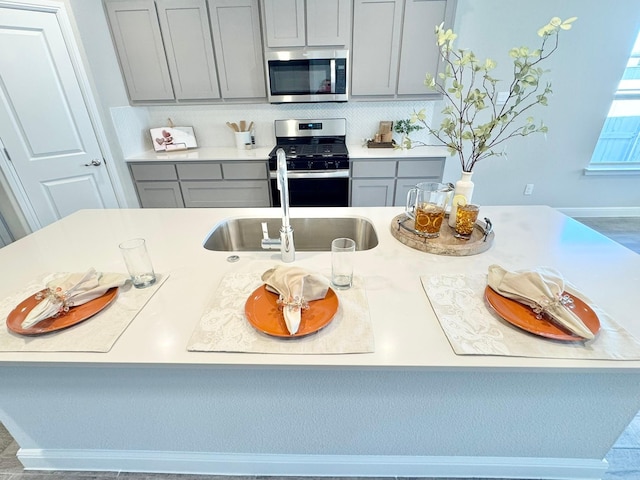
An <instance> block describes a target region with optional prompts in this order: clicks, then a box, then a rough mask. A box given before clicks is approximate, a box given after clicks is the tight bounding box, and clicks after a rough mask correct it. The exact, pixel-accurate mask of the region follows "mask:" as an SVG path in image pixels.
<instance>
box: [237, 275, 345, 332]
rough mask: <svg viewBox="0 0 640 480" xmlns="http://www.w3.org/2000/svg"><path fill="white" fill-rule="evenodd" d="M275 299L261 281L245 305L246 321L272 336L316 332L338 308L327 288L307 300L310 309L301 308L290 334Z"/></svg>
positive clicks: (276, 298) (329, 320)
mask: <svg viewBox="0 0 640 480" xmlns="http://www.w3.org/2000/svg"><path fill="white" fill-rule="evenodd" d="M277 300H278V295H277V294H275V293H272V292H269V291H268V290H267V289H266V285H262V286H261V287H259V288H257V289H256V290H255V291H254V292H253V293H252V294H251V295H250V296H249V298H248V299H247V303H246V304H245V307H244V312H245V314H246V316H247V320H248V321H249V323H250V324H251V325H253V327H254V328H256V329H257V330H260V331H261V332H263V333H266V334H267V335H272V336H274V337H285V338H298V337H304V336H305V335H309V334H311V333H315V332H317V331H318V330H320V329H321V328H324V327H326V326H327V325H329V323H330V322H331V320H332V319H333V317H334V315H335V314H336V312H337V311H338V297H337V295H336V292H334V291H333V290H332V289H331V288H329V291H328V292H327V296H326V297H324V298H323V299H320V300H314V301H313V302H309V309H308V310H303V311H302V315H301V316H300V328H299V329H298V332H297V333H295V334H294V335H291V334H290V333H289V330H287V324H286V323H285V322H284V315H283V314H282V311H280V309H279V308H278V304H277Z"/></svg>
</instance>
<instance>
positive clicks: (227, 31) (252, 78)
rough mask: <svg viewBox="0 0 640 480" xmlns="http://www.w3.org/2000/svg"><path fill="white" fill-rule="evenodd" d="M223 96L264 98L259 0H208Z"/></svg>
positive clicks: (265, 94)
mask: <svg viewBox="0 0 640 480" xmlns="http://www.w3.org/2000/svg"><path fill="white" fill-rule="evenodd" d="M209 13H210V22H211V31H212V34H213V39H214V40H213V43H214V46H215V52H216V64H217V66H218V74H219V78H220V90H221V93H222V97H223V98H265V97H266V96H267V92H266V88H265V74H264V62H263V56H262V40H261V37H260V14H259V9H258V0H209Z"/></svg>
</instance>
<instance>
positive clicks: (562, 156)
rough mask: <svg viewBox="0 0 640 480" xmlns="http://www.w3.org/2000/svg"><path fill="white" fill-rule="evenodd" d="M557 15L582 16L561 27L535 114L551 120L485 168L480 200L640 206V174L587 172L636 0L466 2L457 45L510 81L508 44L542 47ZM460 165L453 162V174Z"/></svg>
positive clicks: (480, 174)
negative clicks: (545, 99)
mask: <svg viewBox="0 0 640 480" xmlns="http://www.w3.org/2000/svg"><path fill="white" fill-rule="evenodd" d="M553 16H558V17H561V18H568V17H571V16H577V17H578V20H577V21H576V22H575V24H574V27H573V29H572V30H570V31H568V32H563V35H562V36H561V38H560V48H559V50H558V51H557V52H556V53H555V54H554V55H553V56H552V57H551V58H550V59H549V61H548V62H547V63H546V65H545V68H548V69H550V70H551V71H550V73H549V74H548V76H547V79H548V80H549V81H551V82H552V88H553V92H554V93H553V96H552V97H551V98H550V101H549V106H548V107H546V108H545V107H540V108H539V109H538V110H536V111H535V112H534V116H535V117H536V118H542V119H543V120H544V122H545V124H547V125H548V127H549V133H548V134H547V135H546V137H545V136H544V135H536V136H531V137H527V138H519V139H516V140H515V141H513V142H511V143H510V144H509V145H508V148H507V154H508V158H507V159H504V158H496V157H494V158H490V159H486V160H484V161H483V162H482V163H480V164H479V165H477V167H476V169H475V170H476V173H475V174H474V180H475V183H476V191H475V193H474V197H475V198H476V199H477V200H478V201H479V202H482V203H485V204H503V205H506V204H523V203H531V204H539V203H544V204H548V205H551V206H553V207H559V208H575V207H583V208H585V207H623V206H624V207H640V189H638V188H637V186H638V184H639V183H640V176H628V177H624V178H623V177H620V176H604V177H602V176H598V177H593V176H589V177H585V176H584V174H583V168H584V167H585V166H586V165H587V164H588V162H589V160H590V159H591V154H592V152H593V149H594V147H595V144H596V141H597V139H598V136H599V134H600V130H601V128H602V124H603V122H604V119H605V118H606V115H607V111H608V109H609V106H610V102H611V96H612V94H613V92H614V91H615V88H616V85H617V83H618V81H619V80H620V77H621V75H622V72H623V70H624V67H625V64H626V59H627V58H628V55H629V53H630V51H631V48H632V45H633V41H634V40H635V36H636V32H637V31H638V28H639V26H640V9H638V3H637V1H636V0H619V1H616V2H607V3H606V4H605V3H602V2H596V1H593V0H589V1H584V0H564V1H562V2H557V1H556V0H537V1H536V2H525V1H522V0H518V1H515V2H514V1H512V0H481V1H478V0H458V10H457V15H456V30H457V31H458V32H459V38H458V40H457V45H458V46H459V47H463V48H472V49H473V50H474V51H475V53H476V54H477V55H478V56H479V57H481V58H484V57H487V56H488V57H491V58H493V59H495V60H496V61H498V67H499V68H498V70H497V71H496V75H494V76H496V77H497V78H501V77H503V78H509V77H510V75H511V72H510V67H511V61H510V59H509V57H508V55H507V52H508V50H509V48H512V47H516V46H523V45H528V46H531V47H534V46H537V45H538V42H539V37H538V36H537V34H536V31H537V29H538V28H539V27H541V26H542V25H545V24H546V23H547V22H548V21H549V19H550V18H551V17H553ZM436 110H437V111H439V110H440V108H436ZM453 167H454V165H453V162H450V163H448V165H447V172H446V173H447V174H451V172H452V170H454V168H453ZM456 167H457V166H456ZM527 183H533V184H534V185H535V188H534V192H533V195H532V196H523V190H524V186H525V184H527ZM476 196H477V197H476Z"/></svg>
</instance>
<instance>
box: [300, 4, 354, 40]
mask: <svg viewBox="0 0 640 480" xmlns="http://www.w3.org/2000/svg"><path fill="white" fill-rule="evenodd" d="M306 19H307V45H308V46H310V47H318V46H334V45H335V46H340V47H345V46H348V45H349V43H350V38H351V0H307V10H306Z"/></svg>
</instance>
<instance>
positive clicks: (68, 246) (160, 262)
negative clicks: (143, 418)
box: [0, 206, 640, 369]
mask: <svg viewBox="0 0 640 480" xmlns="http://www.w3.org/2000/svg"><path fill="white" fill-rule="evenodd" d="M400 212H401V209H399V208H396V207H393V208H322V209H319V208H292V209H291V216H292V217H327V216H329V217H331V216H354V215H356V216H364V217H366V218H368V219H370V220H371V221H372V223H373V224H374V225H375V227H376V230H377V234H378V237H379V245H378V246H377V247H376V248H374V249H372V250H369V251H362V252H356V254H355V256H356V260H355V273H356V275H360V276H362V277H363V279H364V281H365V288H366V292H367V297H368V302H369V308H370V312H371V320H372V324H373V330H374V336H375V352H374V353H371V354H357V355H262V354H237V353H201V352H188V351H187V350H186V345H187V342H188V340H189V338H190V336H191V333H192V332H193V330H194V328H195V326H196V324H197V323H198V321H199V319H200V317H201V315H202V313H203V311H204V309H205V307H206V305H207V304H208V302H209V301H210V299H211V297H212V295H213V293H214V291H215V289H216V287H217V285H218V283H219V282H220V279H221V278H222V277H223V276H224V275H225V274H226V273H230V272H250V271H264V270H266V269H267V268H270V267H271V266H273V265H274V264H278V263H280V258H279V252H263V251H256V252H240V253H238V255H239V256H240V261H238V262H237V263H229V262H227V261H226V258H227V256H228V255H230V253H229V252H213V251H208V250H205V249H204V248H203V247H202V243H203V241H204V239H205V237H206V236H207V235H208V233H209V232H210V231H211V230H212V228H213V227H214V225H215V224H216V223H217V222H218V221H220V220H222V219H224V218H227V217H230V216H244V217H256V216H268V217H279V215H280V210H279V209H128V210H127V209H123V210H84V211H80V212H77V213H75V214H73V215H70V216H69V217H67V218H65V219H63V220H61V221H59V222H56V223H54V224H52V225H49V226H48V227H46V228H44V229H42V230H40V231H38V232H35V233H34V234H32V235H29V236H28V237H26V238H23V239H21V240H19V241H17V242H15V243H13V244H11V245H9V246H7V247H4V248H2V249H0V270H1V271H2V272H3V275H2V276H0V296H1V297H2V298H4V297H5V296H8V295H9V294H10V293H11V292H13V291H16V290H18V289H19V288H20V286H22V285H24V284H26V283H27V282H28V281H30V280H31V279H33V278H35V277H36V276H37V275H39V274H42V273H46V272H57V271H84V270H86V269H87V268H88V267H90V266H93V267H95V268H96V269H97V270H102V271H124V268H125V267H124V264H123V263H122V260H121V257H120V253H119V251H118V244H119V243H120V242H121V241H123V240H126V239H128V238H133V237H144V238H146V239H147V243H148V247H149V251H150V255H151V258H152V260H153V263H154V267H155V269H156V271H157V272H159V273H164V274H169V275H170V277H169V278H168V280H167V281H166V283H165V284H164V285H163V286H162V287H161V288H160V289H159V291H158V292H157V293H156V295H155V296H154V297H153V298H152V299H151V300H150V302H149V303H148V304H147V305H146V307H145V308H144V309H143V310H142V311H141V313H140V314H139V315H138V316H137V317H136V318H135V319H134V321H133V322H132V323H131V324H130V325H129V327H128V328H127V330H126V331H125V332H124V334H123V335H122V336H121V337H120V338H119V339H118V341H117V342H116V344H115V345H114V347H113V348H112V349H111V351H110V352H108V353H28V352H16V353H0V363H1V362H18V363H21V362H48V363H80V364H82V363H84V364H86V363H89V364H91V363H95V364H103V363H106V364H170V365H180V364H183V365H186V364H211V365H282V366H301V365H307V366H340V367H376V368H381V367H382V368H384V367H401V368H413V367H421V368H436V369H452V368H453V369H458V368H463V369H477V368H517V369H520V368H526V369H530V368H533V369H537V368H554V369H563V368H570V369H573V368H578V369H589V368H597V369H599V368H611V369H629V368H632V369H638V368H640V362H629V361H595V360H589V361H584V360H549V359H532V358H517V357H491V356H457V355H455V354H454V353H453V351H452V349H451V347H450V346H449V343H448V341H447V339H446V337H445V335H444V333H443V332H442V329H441V328H440V325H439V323H438V321H437V319H436V317H435V314H434V312H433V310H432V308H431V306H430V304H429V301H428V299H427V297H426V295H425V293H424V291H423V289H422V286H421V284H420V279H419V277H420V275H425V274H434V273H485V272H486V271H487V267H488V266H489V265H491V264H493V263H499V264H501V265H503V266H505V267H506V268H510V269H520V268H530V267H534V266H538V265H546V266H551V267H554V268H556V269H557V270H559V271H560V272H562V273H563V274H564V276H565V277H566V278H567V279H568V280H569V281H571V282H573V283H574V284H575V285H576V286H578V287H579V288H580V289H582V290H583V292H584V293H585V294H587V295H588V296H589V297H591V299H592V300H593V301H594V302H595V303H597V304H598V305H599V306H600V307H601V308H602V309H603V310H605V311H606V312H607V313H609V314H610V315H611V316H612V317H613V318H614V319H615V320H616V321H617V322H618V323H619V324H620V325H622V326H623V327H625V328H626V329H627V330H628V331H629V332H630V333H632V334H633V335H635V336H636V337H640V322H638V321H637V308H636V305H635V298H636V297H637V286H638V285H639V284H640V255H638V254H636V253H634V252H632V251H630V250H628V249H626V248H624V247H622V246H621V245H619V244H617V243H615V242H612V241H611V240H609V239H607V238H606V237H604V236H602V235H600V234H598V233H596V232H594V231H593V230H591V229H589V228H587V227H585V226H584V225H582V224H580V223H578V222H576V221H574V220H572V219H570V218H568V217H566V216H564V215H562V214H560V213H558V212H557V211H555V210H553V209H551V208H549V207H544V206H519V207H507V206H505V207H483V211H482V215H483V216H488V217H490V218H491V220H492V222H493V224H494V227H495V242H494V244H493V246H492V247H491V249H490V250H488V251H487V252H485V253H482V254H480V255H474V256H469V257H448V256H438V255H433V254H428V253H424V252H420V251H417V250H413V249H411V248H409V247H407V246H405V245H403V244H401V243H400V242H398V241H397V240H396V239H394V238H393V237H392V236H391V234H390V231H389V228H390V224H391V220H392V219H393V218H394V216H395V215H397V214H398V213H400ZM296 264H297V265H299V266H301V267H307V268H310V269H314V270H317V271H320V272H324V273H327V274H328V272H329V271H330V253H329V252H297V254H296Z"/></svg>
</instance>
